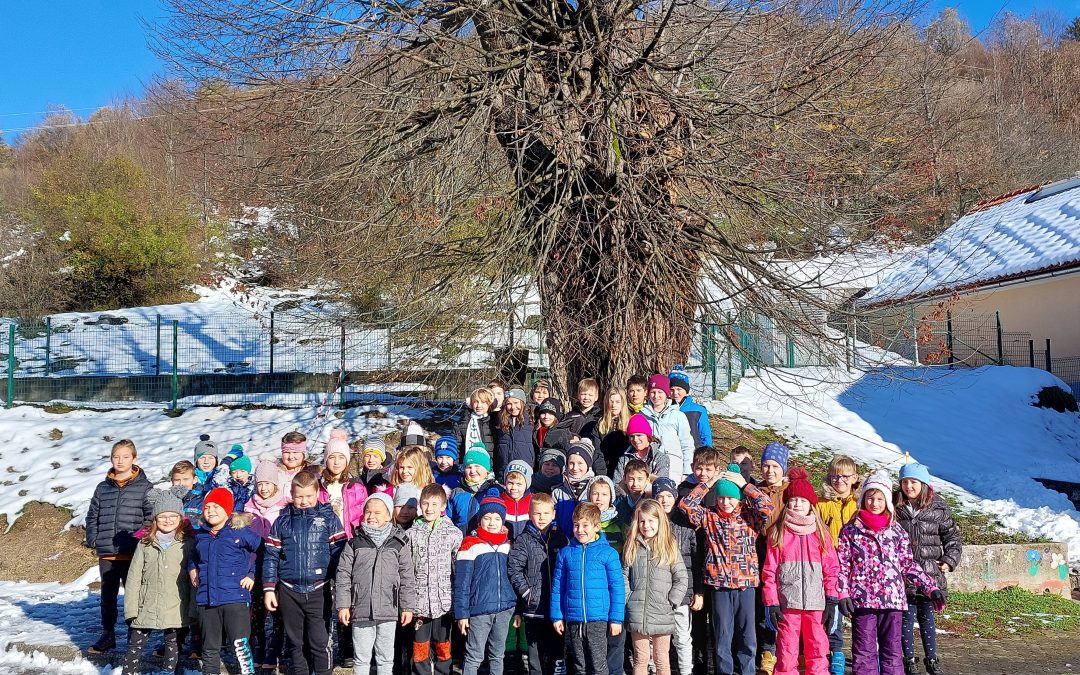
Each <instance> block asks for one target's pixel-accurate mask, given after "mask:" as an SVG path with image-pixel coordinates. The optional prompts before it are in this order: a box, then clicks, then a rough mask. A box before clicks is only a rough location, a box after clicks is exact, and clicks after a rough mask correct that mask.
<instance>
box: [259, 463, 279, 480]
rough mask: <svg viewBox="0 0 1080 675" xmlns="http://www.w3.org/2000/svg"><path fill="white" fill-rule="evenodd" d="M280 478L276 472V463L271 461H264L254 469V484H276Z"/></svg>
mask: <svg viewBox="0 0 1080 675" xmlns="http://www.w3.org/2000/svg"><path fill="white" fill-rule="evenodd" d="M280 477H281V472H280V471H278V466H277V463H276V462H274V461H273V460H269V459H264V460H262V461H261V462H259V466H257V467H255V482H256V483H277V482H278V480H279V478H280Z"/></svg>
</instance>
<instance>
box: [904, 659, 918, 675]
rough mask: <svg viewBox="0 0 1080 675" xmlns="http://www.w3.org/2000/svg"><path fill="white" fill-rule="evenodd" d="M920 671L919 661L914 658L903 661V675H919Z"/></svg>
mask: <svg viewBox="0 0 1080 675" xmlns="http://www.w3.org/2000/svg"><path fill="white" fill-rule="evenodd" d="M921 672H922V671H921V670H919V659H917V658H915V657H914V656H913V657H911V658H910V659H909V658H905V659H904V675H919V673H921Z"/></svg>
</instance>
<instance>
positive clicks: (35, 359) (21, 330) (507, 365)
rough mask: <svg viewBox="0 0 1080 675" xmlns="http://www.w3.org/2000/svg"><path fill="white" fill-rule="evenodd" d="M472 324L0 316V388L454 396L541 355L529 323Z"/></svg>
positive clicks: (52, 392) (50, 396) (59, 398)
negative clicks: (442, 329) (442, 327)
mask: <svg viewBox="0 0 1080 675" xmlns="http://www.w3.org/2000/svg"><path fill="white" fill-rule="evenodd" d="M478 326H479V328H474V329H472V330H471V331H470V332H469V334H467V335H461V336H459V339H454V338H453V337H450V336H447V335H445V334H440V335H438V336H436V335H434V334H433V333H432V332H431V331H426V330H423V329H419V328H417V327H415V326H409V325H406V324H404V323H396V324H389V323H383V324H370V325H364V324H360V323H355V324H345V323H335V322H333V321H326V320H314V319H312V318H308V317H298V316H293V315H288V314H277V313H275V314H271V315H269V316H266V317H259V316H255V317H252V316H251V315H249V314H244V315H236V316H231V315H230V316H210V317H207V316H200V317H198V318H190V317H188V318H185V317H168V316H155V317H151V318H145V317H143V318H128V317H116V316H110V315H68V316H66V317H57V318H55V319H54V318H48V319H46V320H44V321H42V322H40V323H18V322H15V321H12V320H10V319H7V320H0V336H2V337H0V340H2V342H0V345H2V346H0V377H2V378H3V380H2V381H3V382H4V385H5V387H4V391H3V397H2V398H3V400H4V402H5V404H7V405H8V406H9V407H10V406H11V405H14V404H15V403H76V404H79V405H90V406H100V407H107V406H110V405H132V404H139V403H146V404H153V405H161V404H164V405H165V406H167V407H169V408H186V407H191V406H196V405H245V404H270V405H287V406H305V405H319V404H322V403H324V402H326V401H328V400H331V399H332V400H333V402H334V403H335V404H345V403H349V402H355V401H360V400H377V399H380V398H385V397H387V396H404V397H413V398H458V397H460V396H462V395H463V393H464V392H465V391H466V390H467V389H468V387H469V383H474V382H476V381H480V380H483V381H486V380H487V379H490V378H492V377H495V376H496V375H504V374H505V373H506V372H507V369H517V370H520V371H524V370H526V369H528V368H530V367H532V368H542V367H544V366H545V365H546V357H545V355H544V353H543V349H542V337H541V334H540V332H539V331H538V330H537V329H535V328H529V327H527V326H525V327H521V326H518V327H517V329H516V330H515V327H514V326H506V325H499V324H484V323H479V324H478Z"/></svg>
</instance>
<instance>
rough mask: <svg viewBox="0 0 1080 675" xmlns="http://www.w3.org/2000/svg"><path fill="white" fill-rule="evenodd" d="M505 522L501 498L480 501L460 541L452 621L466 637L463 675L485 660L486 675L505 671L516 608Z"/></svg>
mask: <svg viewBox="0 0 1080 675" xmlns="http://www.w3.org/2000/svg"><path fill="white" fill-rule="evenodd" d="M470 452H476V450H470ZM485 454H486V451H485ZM466 461H468V460H466ZM466 479H467V478H466ZM505 520H506V507H505V506H503V503H502V500H501V499H499V497H498V496H497V495H492V496H488V497H484V498H483V499H482V500H481V501H480V504H479V507H478V509H477V528H476V530H475V531H474V532H473V533H472V534H471V535H469V536H467V537H465V539H464V540H463V541H462V542H461V549H460V550H459V551H458V554H457V560H456V562H455V564H454V618H455V619H456V620H457V624H458V629H459V630H460V631H461V633H462V634H463V635H465V636H466V643H465V661H464V663H463V665H462V674H463V675H476V674H477V671H479V669H480V665H481V664H482V663H485V662H486V663H487V664H488V669H489V672H490V675H502V672H503V655H504V654H505V651H506V634H507V632H508V630H509V628H510V619H511V618H512V617H513V615H514V608H515V607H516V606H517V594H516V593H515V592H514V589H513V587H512V586H511V585H510V577H509V574H508V573H507V562H508V559H509V556H510V540H509V538H508V533H507V531H506V527H505V526H504V522H505Z"/></svg>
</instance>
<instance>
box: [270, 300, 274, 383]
mask: <svg viewBox="0 0 1080 675" xmlns="http://www.w3.org/2000/svg"><path fill="white" fill-rule="evenodd" d="M270 374H271V375H273V374H274V312H273V311H271V312H270Z"/></svg>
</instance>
